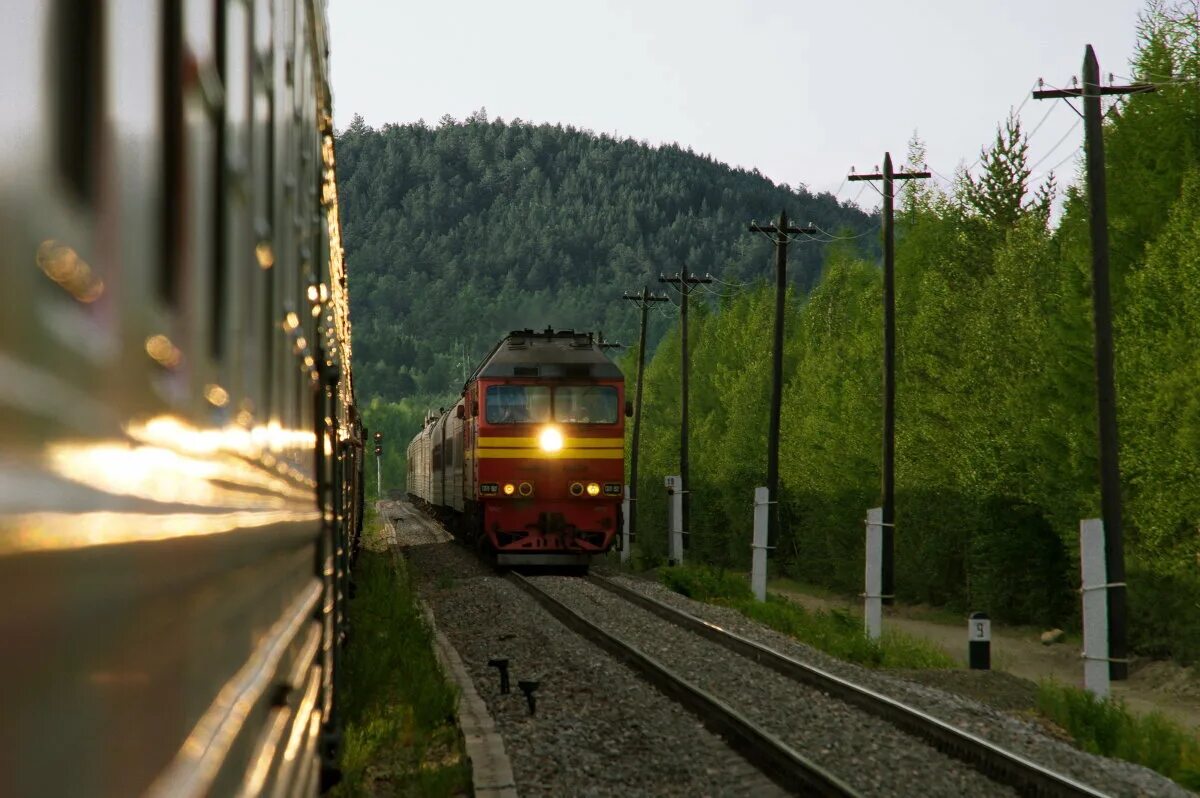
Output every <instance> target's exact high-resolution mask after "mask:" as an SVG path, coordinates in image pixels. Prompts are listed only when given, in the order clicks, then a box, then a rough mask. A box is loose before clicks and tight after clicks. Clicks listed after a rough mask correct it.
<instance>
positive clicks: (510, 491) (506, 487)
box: [504, 482, 517, 496]
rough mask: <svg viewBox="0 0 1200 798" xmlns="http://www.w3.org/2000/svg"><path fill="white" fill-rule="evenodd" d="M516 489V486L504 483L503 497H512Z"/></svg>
mask: <svg viewBox="0 0 1200 798" xmlns="http://www.w3.org/2000/svg"><path fill="white" fill-rule="evenodd" d="M516 489H517V486H516V485H514V484H512V483H511V482H506V483H504V495H505V496H511V495H513V492H514V491H516Z"/></svg>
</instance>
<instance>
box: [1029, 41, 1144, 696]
mask: <svg viewBox="0 0 1200 798" xmlns="http://www.w3.org/2000/svg"><path fill="white" fill-rule="evenodd" d="M1154 90H1155V87H1154V86H1153V85H1151V84H1148V83H1138V84H1132V85H1129V86H1101V85H1100V64H1099V63H1098V62H1097V61H1096V53H1095V51H1094V50H1092V46H1091V45H1090V44H1089V45H1088V46H1087V49H1086V50H1085V51H1084V54H1083V87H1082V88H1078V89H1054V90H1047V91H1035V92H1034V93H1033V97H1034V99H1035V100H1050V99H1068V98H1071V97H1082V98H1083V130H1084V147H1085V149H1086V151H1087V189H1088V206H1089V209H1090V223H1091V224H1090V227H1091V238H1092V319H1093V324H1094V325H1095V326H1094V330H1095V332H1094V334H1093V346H1094V358H1095V362H1096V420H1097V423H1098V430H1097V434H1098V438H1099V442H1100V512H1101V515H1102V516H1103V518H1104V563H1105V567H1106V568H1107V571H1108V590H1107V595H1108V656H1109V667H1108V672H1109V678H1111V679H1113V680H1114V681H1120V680H1122V679H1126V678H1128V676H1129V646H1128V631H1127V629H1128V613H1127V611H1126V607H1125V543H1124V537H1123V530H1122V522H1121V467H1120V463H1119V461H1118V459H1117V389H1116V379H1115V376H1114V372H1115V367H1114V361H1113V327H1112V295H1111V293H1110V292H1109V284H1108V283H1109V280H1108V190H1107V187H1106V184H1105V175H1104V135H1103V132H1104V131H1103V121H1104V114H1103V112H1102V110H1101V108H1100V98H1101V97H1102V96H1104V95H1124V94H1142V93H1144V92H1150V91H1154ZM1072 108H1074V106H1072ZM1077 113H1078V112H1077Z"/></svg>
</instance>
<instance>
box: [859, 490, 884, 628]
mask: <svg viewBox="0 0 1200 798" xmlns="http://www.w3.org/2000/svg"><path fill="white" fill-rule="evenodd" d="M866 550H867V568H866V571H867V573H866V584H865V585H864V587H865V588H866V590H865V592H864V593H863V619H864V622H865V625H866V631H867V637H869V638H871V639H872V640H878V639H879V637H880V635H882V634H883V508H882V507H872V508H871V509H870V510H867V545H866Z"/></svg>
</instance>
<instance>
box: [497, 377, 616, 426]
mask: <svg viewBox="0 0 1200 798" xmlns="http://www.w3.org/2000/svg"><path fill="white" fill-rule="evenodd" d="M551 404H552V402H551V391H550V387H549V386H546V385H492V386H489V387H488V389H487V423H489V424H539V423H542V422H545V421H549V420H550V416H551ZM617 404H618V403H617V389H616V388H614V387H613V386H611V385H560V386H558V387H556V388H554V393H553V409H554V412H553V415H554V420H555V421H557V422H559V423H561V424H616V423H617V419H618V417H619V414H620V408H618V407H617Z"/></svg>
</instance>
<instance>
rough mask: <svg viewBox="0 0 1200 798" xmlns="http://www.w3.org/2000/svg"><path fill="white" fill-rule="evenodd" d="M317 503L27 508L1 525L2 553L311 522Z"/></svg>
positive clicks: (191, 535)
mask: <svg viewBox="0 0 1200 798" xmlns="http://www.w3.org/2000/svg"><path fill="white" fill-rule="evenodd" d="M319 518H320V514H319V513H318V512H317V511H316V509H311V510H303V511H301V510H272V511H259V512H255V511H247V510H243V511H238V512H229V513H119V512H90V513H28V514H25V515H19V516H11V517H10V518H9V520H8V521H7V522H6V524H5V526H4V528H3V529H2V530H0V531H2V532H3V534H0V555H3V554H10V553H13V552H18V551H57V550H63V549H75V548H84V547H87V546H103V545H113V544H117V543H134V542H145V541H151V540H168V539H171V538H181V537H195V536H201V535H215V534H220V533H223V532H233V531H235V530H241V529H251V528H256V527H266V526H273V525H276V524H295V523H306V524H307V523H311V522H312V521H315V520H317V519H319Z"/></svg>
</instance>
